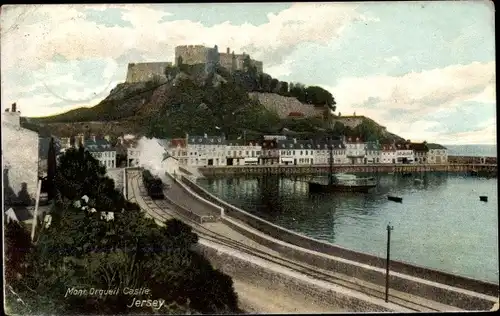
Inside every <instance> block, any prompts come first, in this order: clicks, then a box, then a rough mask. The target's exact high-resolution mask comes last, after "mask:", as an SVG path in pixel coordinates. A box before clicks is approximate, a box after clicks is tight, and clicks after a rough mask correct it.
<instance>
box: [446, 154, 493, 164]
mask: <svg viewBox="0 0 500 316" xmlns="http://www.w3.org/2000/svg"><path fill="white" fill-rule="evenodd" d="M448 162H449V163H452V164H497V157H479V156H448Z"/></svg>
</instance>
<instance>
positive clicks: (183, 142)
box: [169, 138, 186, 148]
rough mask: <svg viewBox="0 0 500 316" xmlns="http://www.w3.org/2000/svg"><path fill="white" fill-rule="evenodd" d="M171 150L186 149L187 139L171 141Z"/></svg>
mask: <svg viewBox="0 0 500 316" xmlns="http://www.w3.org/2000/svg"><path fill="white" fill-rule="evenodd" d="M169 147H170V148H177V147H181V148H186V139H185V138H174V139H172V140H171V141H170V146H169Z"/></svg>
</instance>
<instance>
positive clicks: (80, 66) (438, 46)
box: [0, 1, 496, 144]
mask: <svg viewBox="0 0 500 316" xmlns="http://www.w3.org/2000/svg"><path fill="white" fill-rule="evenodd" d="M493 10H494V8H493V5H492V4H490V2H488V1H456V2H454V1H443V2H439V1H435V2H434V1H433V2H378V3H377V2H372V3H369V2H363V3H353V2H350V3H333V2H332V3H321V4H320V3H299V4H293V5H292V4H290V3H274V4H273V3H269V4H267V3H254V4H181V5H180V4H176V5H167V4H155V5H143V4H141V5H30V6H3V7H2V12H1V15H0V20H1V26H2V34H1V49H2V51H1V53H2V54H1V56H2V60H1V66H2V67H1V74H2V94H1V96H2V108H5V107H6V106H8V105H10V104H11V103H12V102H17V103H18V106H19V107H20V109H21V111H22V114H23V115H26V116H43V115H50V114H55V113H60V112H63V111H67V110H69V109H72V108H75V107H80V106H92V105H95V104H97V103H98V102H99V101H100V100H102V99H103V98H104V97H105V96H106V95H107V94H108V93H109V91H110V90H111V89H112V88H114V87H115V86H116V84H118V83H120V82H123V81H124V80H125V74H126V66H127V63H129V62H141V61H173V54H174V47H175V46H177V45H184V44H203V45H207V46H214V45H215V44H217V45H218V47H219V49H220V50H221V51H223V50H225V48H226V47H231V49H232V50H235V52H246V53H249V54H251V55H252V57H253V58H256V59H259V60H262V61H263V62H264V71H265V72H267V73H269V74H270V75H272V76H273V77H277V78H278V79H280V80H283V81H289V82H301V83H303V84H306V85H320V86H322V87H324V88H326V89H328V90H329V91H330V92H331V93H332V94H333V95H334V97H335V99H336V101H337V104H338V112H341V113H342V114H344V115H347V114H352V113H353V112H354V111H355V112H356V114H357V115H366V116H369V117H371V118H373V119H375V120H376V121H377V122H379V123H380V124H382V125H384V126H386V127H387V128H388V130H389V131H391V132H393V133H396V134H398V135H401V136H403V137H405V138H409V139H412V140H427V141H429V142H430V141H434V142H440V143H443V144H460V143H465V144H469V143H470V144H474V143H476V144H496V90H495V82H496V81H495V55H494V53H495V44H494V11H493Z"/></svg>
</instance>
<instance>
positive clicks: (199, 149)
mask: <svg viewBox="0 0 500 316" xmlns="http://www.w3.org/2000/svg"><path fill="white" fill-rule="evenodd" d="M186 145H187V146H186V147H187V158H186V159H187V162H188V163H187V165H188V166H193V167H206V166H226V139H225V137H224V136H208V135H207V134H205V135H203V136H191V135H186Z"/></svg>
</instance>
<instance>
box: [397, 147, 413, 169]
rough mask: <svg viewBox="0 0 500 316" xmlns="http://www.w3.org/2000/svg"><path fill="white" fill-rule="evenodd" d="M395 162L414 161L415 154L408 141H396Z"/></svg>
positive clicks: (405, 162)
mask: <svg viewBox="0 0 500 316" xmlns="http://www.w3.org/2000/svg"><path fill="white" fill-rule="evenodd" d="M395 145H396V163H403V164H407V163H414V162H415V154H414V152H413V149H412V148H411V143H410V142H399V143H396V144H395Z"/></svg>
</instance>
